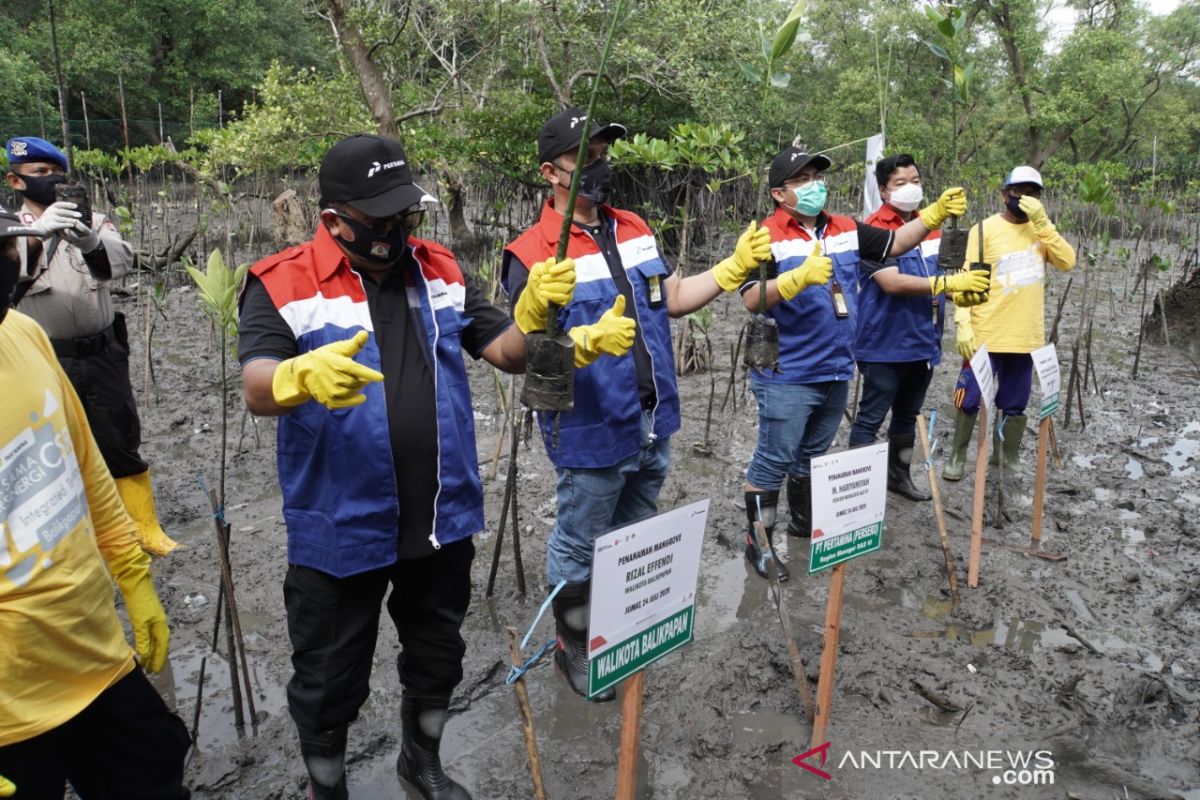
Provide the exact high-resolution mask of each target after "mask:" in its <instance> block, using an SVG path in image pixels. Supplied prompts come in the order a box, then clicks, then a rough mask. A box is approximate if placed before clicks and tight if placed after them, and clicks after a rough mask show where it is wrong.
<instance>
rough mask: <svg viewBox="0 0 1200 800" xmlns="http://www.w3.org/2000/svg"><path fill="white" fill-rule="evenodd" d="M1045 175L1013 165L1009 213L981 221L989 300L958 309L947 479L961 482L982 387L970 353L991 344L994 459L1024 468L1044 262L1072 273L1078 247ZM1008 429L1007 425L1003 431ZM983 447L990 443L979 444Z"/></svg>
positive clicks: (1040, 335) (1041, 322) (1005, 196)
mask: <svg viewBox="0 0 1200 800" xmlns="http://www.w3.org/2000/svg"><path fill="white" fill-rule="evenodd" d="M1041 196H1042V176H1041V174H1040V173H1039V172H1038V171H1037V170H1036V169H1034V168H1033V167H1027V166H1022V167H1016V168H1014V169H1013V171H1012V172H1010V173H1009V174H1008V176H1007V177H1006V178H1005V180H1004V186H1003V188H1001V190H1000V201H1001V203H1003V206H1004V210H1003V211H1001V212H1000V213H999V214H995V215H993V216H991V217H989V218H988V219H986V220H984V223H985V227H984V235H983V260H984V262H985V263H987V264H991V265H992V280H991V289H990V291H989V292H988V299H987V301H986V302H984V303H982V304H980V305H976V306H973V307H970V308H965V307H960V308H957V309H955V312H954V324H955V341H956V344H957V347H958V352H959V353H960V354H961V355H962V357H963V363H962V369H961V371H960V372H959V376H958V383H957V385H956V386H955V388H954V406H955V408H956V409H957V413H956V414H955V417H954V439H953V441H952V443H951V447H950V456H949V457H948V458H947V459H946V464H945V466H944V467H943V468H942V477H943V478H945V479H946V480H948V481H957V480H962V477H963V472H964V470H965V467H966V459H967V447H968V445H970V443H971V434H972V432H973V430H974V428H975V416H976V414H978V413H979V384H978V383H976V381H975V376H974V375H973V374H972V373H971V364H970V359H971V356H973V355H975V351H976V350H977V349H978V348H979V345H981V344H986V345H987V349H988V360H989V361H990V362H991V364H992V371H993V373H994V374H995V376H996V384H997V391H996V408H997V409H998V410H999V411H1000V412H1001V413H1002V414H1003V418H1002V419H1003V421H1002V422H1001V423H1000V424H998V425H997V426H996V427H995V428H994V429H993V431H992V454H991V463H992V464H993V465H995V464H997V463H999V459H1000V458H1003V459H1004V474H1006V475H1019V474H1020V473H1021V439H1022V438H1023V437H1024V435H1025V405H1026V404H1027V403H1028V402H1029V392H1030V389H1031V388H1032V386H1033V358H1032V357H1031V356H1030V355H1029V354H1030V353H1032V352H1033V351H1034V350H1037V349H1038V348H1039V347H1042V346H1043V345H1045V343H1046V324H1045V319H1044V316H1045V310H1044V305H1045V295H1046V264H1050V265H1051V266H1053V267H1054V268H1055V269H1059V270H1062V271H1064V272H1065V271H1068V270H1071V269H1073V268H1074V266H1075V249H1074V248H1073V247H1071V245H1070V244H1069V243H1068V242H1067V240H1066V239H1064V238H1063V237H1062V236H1061V235H1059V233H1058V231H1057V230H1056V229H1055V227H1054V224H1053V223H1052V222H1051V221H1050V217H1049V215H1048V214H1047V213H1046V209H1045V207H1043V206H1042V201H1041V200H1040V199H1039V198H1041ZM978 252H979V226H978V225H976V226H974V227H972V228H971V231H970V234H969V236H968V239H967V259H968V261H970V260H971V259H972V257H973V256H974V254H975V253H978ZM1001 429H1003V430H1001ZM979 446H980V447H985V446H986V445H985V443H983V442H980V443H979Z"/></svg>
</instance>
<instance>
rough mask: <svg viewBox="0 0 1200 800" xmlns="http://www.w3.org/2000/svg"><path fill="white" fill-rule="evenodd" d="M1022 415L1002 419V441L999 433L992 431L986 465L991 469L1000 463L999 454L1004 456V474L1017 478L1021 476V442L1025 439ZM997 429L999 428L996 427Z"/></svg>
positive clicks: (1023, 416) (1023, 417) (1024, 418)
mask: <svg viewBox="0 0 1200 800" xmlns="http://www.w3.org/2000/svg"><path fill="white" fill-rule="evenodd" d="M1025 420H1026V417H1025V415H1024V414H1017V415H1015V416H1012V417H1005V418H1004V441H1003V442H1001V441H1000V432H999V431H998V430H996V429H993V430H992V454H991V455H990V456H989V457H988V463H989V464H991V465H992V466H993V467H994V466H996V465H997V464H999V463H1000V454H1001V453H1003V454H1004V474H1005V475H1007V476H1009V477H1013V478H1015V477H1017V476H1019V475H1020V474H1021V471H1022V468H1021V440H1022V439H1024V438H1025ZM997 427H999V426H997Z"/></svg>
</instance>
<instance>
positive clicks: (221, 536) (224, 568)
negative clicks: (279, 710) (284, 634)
mask: <svg viewBox="0 0 1200 800" xmlns="http://www.w3.org/2000/svg"><path fill="white" fill-rule="evenodd" d="M208 499H209V502H210V503H211V504H212V507H213V515H214V516H213V522H214V523H215V528H216V537H217V555H218V559H217V560H218V561H219V563H220V566H221V580H222V581H223V582H224V585H225V608H226V610H227V611H228V615H229V625H230V626H232V634H233V636H234V637H236V644H237V652H236V653H235V652H234V650H233V648H232V647H231V648H230V653H229V661H230V665H231V666H233V663H234V659H235V658H238V659H239V660H240V661H241V667H242V680H243V681H244V682H245V684H246V705H247V707H248V708H249V709H250V725H251V727H252V728H253V729H254V733H255V735H257V734H258V712H257V711H256V710H255V708H254V689H253V686H252V684H251V683H250V667H249V664H248V663H247V661H246V640H245V638H244V637H243V636H242V621H241V618H240V617H239V616H238V610H237V598H236V597H235V596H234V591H233V571H232V570H231V569H230V566H229V525H228V524H227V523H224V522H222V521H221V520H220V519H219V518H217V516H216V514H217V510H218V508H219V506H218V505H217V492H216V490H215V489H209V490H208ZM238 703H239V704H240V698H238ZM234 707H235V709H238V705H235V706H234Z"/></svg>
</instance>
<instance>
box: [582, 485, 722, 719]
mask: <svg viewBox="0 0 1200 800" xmlns="http://www.w3.org/2000/svg"><path fill="white" fill-rule="evenodd" d="M708 503H709V501H708V499H707V498H706V499H704V500H700V501H698V502H696V503H692V504H691V505H687V506H684V507H682V508H677V509H675V510H673V511H667V512H665V513H662V514H659V515H658V516H655V517H651V518H649V519H644V520H642V521H641V522H635V523H633V524H632V525H627V526H626V527H624V528H619V529H617V530H615V531H611V532H609V533H606V534H604V535H603V536H600V537H598V538H597V539H596V542H595V556H594V560H593V563H592V596H591V613H590V616H589V619H588V659H589V667H588V694H589V696H592V695H595V694H596V693H598V692H600V691H603V690H604V689H606V688H608V687H609V686H613V685H615V684H617V683H620V682H621V681H622V680H624V679H625V678H627V677H629V676H630V675H632V674H633V673H635V672H638V671H639V670H641V669H644V668H645V667H646V666H647V665H649V664H650V663H652V662H654V661H657V660H658V659H660V658H662V657H663V656H665V655H666V654H667V653H670V652H672V651H674V650H676V649H678V648H680V647H682V646H683V645H685V644H687V643H688V642H690V641H691V640H692V627H693V623H694V621H695V613H694V611H695V604H696V581H697V579H698V577H699V575H700V552H701V550H702V549H703V547H704V524H705V521H706V520H707V519H708Z"/></svg>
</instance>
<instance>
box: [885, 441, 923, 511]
mask: <svg viewBox="0 0 1200 800" xmlns="http://www.w3.org/2000/svg"><path fill="white" fill-rule="evenodd" d="M916 441H917V439H916V437H915V436H914V435H913V434H911V433H910V434H908V435H907V436H892V437H889V438H888V471H887V488H888V491H889V492H895V493H896V494H898V495H900V496H901V497H907V498H908V499H909V500H916V501H917V502H924V501H926V500H932V499H933V497H932V496H931V495H928V494H925V492H922V491H921V490H920V489H918V488H917V487H916V486H915V485H914V484H913V482H912V474H911V473H910V471H909V467H910V466H911V465H912V454H913V445H914V444H916Z"/></svg>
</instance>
